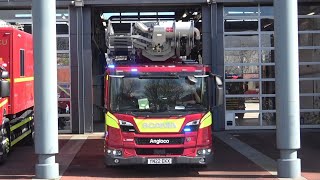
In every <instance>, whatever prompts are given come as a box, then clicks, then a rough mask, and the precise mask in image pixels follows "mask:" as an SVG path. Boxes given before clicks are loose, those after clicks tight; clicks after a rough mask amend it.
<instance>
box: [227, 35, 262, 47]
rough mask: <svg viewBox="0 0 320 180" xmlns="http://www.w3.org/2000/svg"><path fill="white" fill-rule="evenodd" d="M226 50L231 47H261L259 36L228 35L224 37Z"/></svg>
mask: <svg viewBox="0 0 320 180" xmlns="http://www.w3.org/2000/svg"><path fill="white" fill-rule="evenodd" d="M224 44H225V47H226V48H230V47H259V36H258V35H257V34H252V35H226V36H225V37H224Z"/></svg>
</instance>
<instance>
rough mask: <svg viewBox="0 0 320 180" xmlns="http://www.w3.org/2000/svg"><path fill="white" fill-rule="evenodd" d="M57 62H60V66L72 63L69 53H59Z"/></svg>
mask: <svg viewBox="0 0 320 180" xmlns="http://www.w3.org/2000/svg"><path fill="white" fill-rule="evenodd" d="M57 62H58V66H69V64H70V59H69V53H59V54H57Z"/></svg>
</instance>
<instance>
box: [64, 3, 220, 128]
mask: <svg viewBox="0 0 320 180" xmlns="http://www.w3.org/2000/svg"><path fill="white" fill-rule="evenodd" d="M212 8H213V7H212V6H208V5H206V4H205V5H203V4H202V5H182V6H181V5H179V6H178V5H177V6H139V7H137V6H121V7H113V6H112V7H110V6H109V7H100V6H93V7H83V8H79V7H74V8H73V7H71V8H70V9H69V12H70V17H69V21H70V61H71V82H72V83H73V85H72V87H71V93H72V95H73V96H72V101H71V103H72V104H71V106H72V107H73V110H72V112H71V113H72V118H73V119H74V121H72V132H74V133H83V132H94V131H103V128H104V125H103V123H104V113H105V111H104V110H105V108H104V73H105V68H106V66H107V62H108V57H107V56H106V55H107V54H108V51H109V49H108V44H107V42H106V31H107V26H108V23H110V22H112V23H114V24H115V25H114V26H113V28H114V31H117V32H118V33H122V34H125V33H129V31H130V23H131V22H135V21H141V22H143V23H148V22H153V23H155V22H162V21H175V22H188V21H189V22H192V24H193V25H194V27H195V28H197V29H198V30H199V31H200V36H201V39H200V43H199V44H198V46H197V48H195V50H192V52H191V53H190V56H188V57H185V58H188V59H193V60H195V61H197V62H199V63H201V64H207V65H209V66H211V68H212V70H213V71H215V73H220V74H222V73H223V55H222V56H220V57H218V55H217V53H216V52H217V51H218V50H216V48H222V47H223V44H222V41H221V40H222V39H216V40H213V41H212V37H213V38H217V36H216V35H213V34H212V32H211V29H214V30H215V33H218V31H220V30H219V28H220V29H222V30H223V27H222V26H217V24H218V23H222V21H221V22H216V19H218V18H217V17H216V16H217V15H216V14H212V13H211V11H212V10H211V9H212ZM214 8H216V6H214ZM211 17H213V19H214V20H212V18H211ZM203 22H205V23H203ZM217 27H218V28H217ZM222 30H221V32H219V33H222ZM212 42H215V43H214V44H213V43H212ZM218 42H220V45H219V43H218ZM213 46H215V47H214V48H212V47H213ZM221 52H223V50H222V49H221ZM213 54H215V56H216V57H215V61H212V55H213ZM217 59H219V61H220V62H219V61H218V60H217ZM212 63H215V65H212ZM88 67H91V68H88ZM219 67H220V68H219ZM221 67H222V68H221ZM76 72H77V73H76ZM211 98H212V97H211ZM216 123H218V122H216Z"/></svg>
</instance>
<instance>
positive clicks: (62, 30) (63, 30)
mask: <svg viewBox="0 0 320 180" xmlns="http://www.w3.org/2000/svg"><path fill="white" fill-rule="evenodd" d="M57 34H69V26H68V23H67V22H63V24H57Z"/></svg>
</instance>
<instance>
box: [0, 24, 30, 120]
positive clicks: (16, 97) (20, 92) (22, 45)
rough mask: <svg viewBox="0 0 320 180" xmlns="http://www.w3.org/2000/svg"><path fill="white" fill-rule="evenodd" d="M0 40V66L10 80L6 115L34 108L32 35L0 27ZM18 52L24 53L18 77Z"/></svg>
mask: <svg viewBox="0 0 320 180" xmlns="http://www.w3.org/2000/svg"><path fill="white" fill-rule="evenodd" d="M0 40H1V42H2V43H1V45H0V65H1V66H3V65H5V64H6V66H7V67H5V68H6V70H7V71H8V72H9V80H10V97H9V98H8V110H7V114H17V113H19V112H21V111H23V110H26V109H28V108H31V107H33V106H34V83H33V81H34V79H33V78H34V77H33V73H34V69H33V41H32V35H31V34H28V33H26V32H23V31H21V30H18V29H15V28H13V27H2V28H0ZM20 50H23V51H24V75H23V76H21V75H20V65H21V64H20ZM2 99H7V98H2ZM0 102H1V101H0ZM21 102H23V103H21Z"/></svg>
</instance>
